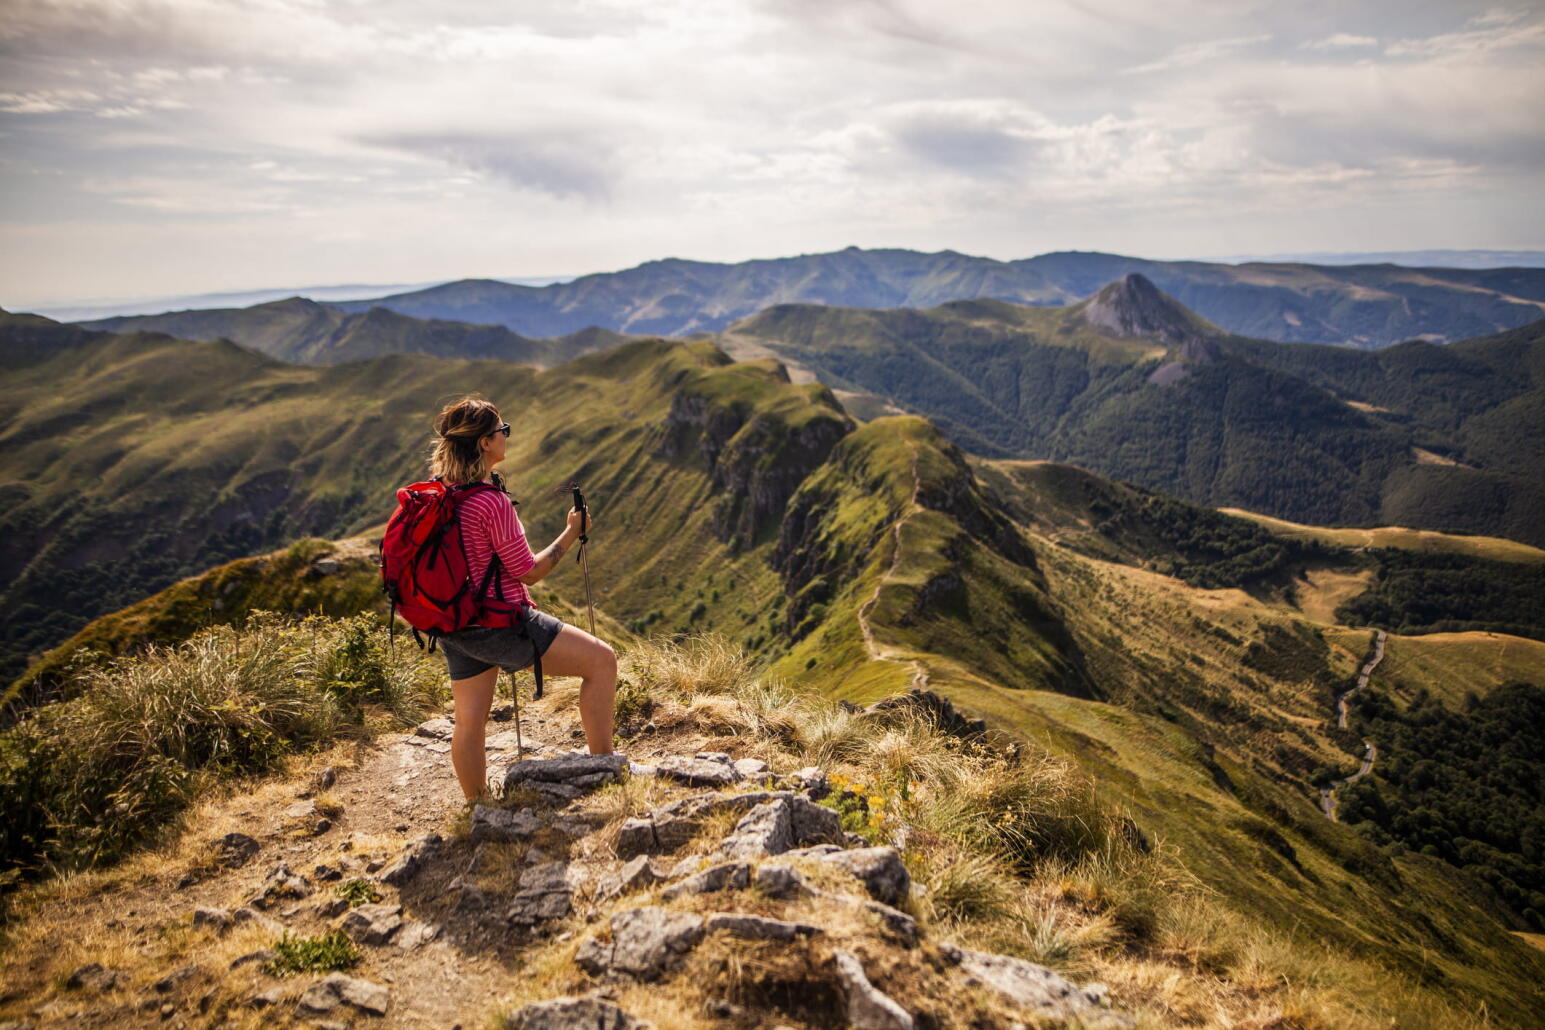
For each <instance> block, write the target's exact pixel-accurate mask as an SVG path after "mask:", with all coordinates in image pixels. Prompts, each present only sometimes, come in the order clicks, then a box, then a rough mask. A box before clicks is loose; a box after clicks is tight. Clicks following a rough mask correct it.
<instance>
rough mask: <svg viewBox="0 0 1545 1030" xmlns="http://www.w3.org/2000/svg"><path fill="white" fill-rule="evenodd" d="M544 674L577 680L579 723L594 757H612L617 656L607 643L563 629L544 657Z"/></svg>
mask: <svg viewBox="0 0 1545 1030" xmlns="http://www.w3.org/2000/svg"><path fill="white" fill-rule="evenodd" d="M542 673H543V675H548V676H578V677H580V684H579V719H580V722H582V723H584V726H585V743H586V744H588V745H589V746H590V753H591V754H593V755H609V754H611V753H612V708H613V704H614V703H615V701H616V698H617V655H616V654H615V653H613V651H612V649H611V646H610V645H609V644H607V643H605V642H604V641H601V640H597V639H596V638H595V637H593V636H591V635H590V634H589V633H586V632H585V631H584V630H582V629H578V628H576V627H574V626H564V627H563V630H562V631H561V632H560V633H559V634H558V635H557V636H556V637H554V638H553V642H552V643H551V644H550V645H548V648H547V651H546V653H545V654H543V655H542Z"/></svg>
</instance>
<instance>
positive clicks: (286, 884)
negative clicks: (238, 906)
mask: <svg viewBox="0 0 1545 1030" xmlns="http://www.w3.org/2000/svg"><path fill="white" fill-rule="evenodd" d="M310 895H311V883H310V881H308V880H307V879H306V878H305V877H304V876H301V875H299V874H298V873H295V872H293V871H291V869H290V867H289V866H288V865H286V864H285V863H283V862H280V863H279V864H278V865H276V866H274V867H273V868H272V869H270V870H269V872H268V875H267V876H265V877H264V878H263V888H262V890H261V891H260V892H259V893H258V895H257V896H256V897H254V898H252V899H251V900H250V901H249V902H248V904H250V905H252V906H254V907H255V908H262V909H266V908H268V907H269V906H271V905H273V904H274V903H275V902H277V901H289V900H298V899H300V898H306V897H310Z"/></svg>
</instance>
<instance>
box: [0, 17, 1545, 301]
mask: <svg viewBox="0 0 1545 1030" xmlns="http://www.w3.org/2000/svg"><path fill="white" fill-rule="evenodd" d="M1542 158H1545V0H1536V2H1532V3H1516V4H1508V5H1503V6H1496V5H1495V4H1490V3H1474V4H1472V3H1464V2H1444V3H1430V2H1423V0H1342V2H1334V3H1332V2H1321V0H1301V2H1296V3H1282V2H1280V0H1274V2H1271V3H1260V2H1251V0H1172V2H1169V3H1164V4H1154V3H1151V0H1069V2H1040V0H949V2H940V0H648V2H633V0H628V2H621V0H554V2H548V0H520V2H510V0H501V2H483V0H433V2H424V0H242V2H220V0H47V2H41V0H0V306H4V307H6V308H8V309H11V310H16V309H18V308H19V307H24V306H25V305H26V304H27V303H29V302H42V301H52V300H58V299H61V298H72V299H79V298H116V297H133V296H144V295H150V294H163V293H184V294H185V293H195V292H203V291H215V290H234V289H248V288H250V289H256V288H260V287H280V286H286V285H291V284H293V285H302V284H325V283H416V282H426V281H431V280H437V279H453V278H461V277H467V276H488V277H499V278H505V277H520V276H561V275H577V274H582V273H586V272H596V271H609V270H615V269H620V268H626V267H631V266H633V265H636V264H638V263H640V262H643V261H648V260H652V259H657V258H665V257H680V258H694V259H700V260H710V261H739V260H745V259H748V258H754V257H779V256H785V255H792V254H800V253H814V252H821V251H829V250H838V249H841V248H843V247H846V246H849V245H857V246H861V247H906V248H911V249H916V250H925V251H935V250H943V249H953V250H957V251H962V252H964V253H970V254H980V255H985V256H989V257H995V258H1002V259H1010V258H1018V257H1029V256H1032V255H1034V254H1040V253H1045V252H1047V251H1053V250H1073V249H1077V250H1105V251H1112V252H1117V253H1123V254H1133V255H1140V256H1144V257H1155V258H1179V257H1198V256H1204V255H1213V254H1240V253H1281V252H1287V251H1351V250H1355V251H1369V250H1408V249H1422V248H1439V247H1446V248H1498V249H1503V248H1538V247H1541V246H1542V245H1545V175H1542V174H1541V169H1542V167H1545V161H1542Z"/></svg>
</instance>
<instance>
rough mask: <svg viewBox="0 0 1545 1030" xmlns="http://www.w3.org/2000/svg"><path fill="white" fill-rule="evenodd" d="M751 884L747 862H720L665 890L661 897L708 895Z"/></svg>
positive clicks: (749, 868)
mask: <svg viewBox="0 0 1545 1030" xmlns="http://www.w3.org/2000/svg"><path fill="white" fill-rule="evenodd" d="M750 882H751V866H750V865H749V864H748V863H745V862H720V863H719V864H718V865H714V866H709V867H708V868H707V869H704V870H703V871H702V872H700V873H697V874H696V875H694V876H689V877H688V878H687V879H685V880H682V881H681V882H680V883H678V884H673V885H672V886H670V887H667V888H665V890H664V891H662V892H661V894H660V896H661V897H664V898H679V897H681V896H682V895H684V894H707V893H708V892H710V891H720V890H739V889H741V888H743V887H745V886H747V885H748V884H749V883H750Z"/></svg>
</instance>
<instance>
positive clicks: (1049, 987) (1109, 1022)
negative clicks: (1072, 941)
mask: <svg viewBox="0 0 1545 1030" xmlns="http://www.w3.org/2000/svg"><path fill="white" fill-rule="evenodd" d="M943 950H944V955H945V957H946V958H947V959H949V960H950V961H952V962H954V963H955V964H956V965H958V966H959V967H960V972H961V974H962V975H963V978H964V979H965V981H966V982H967V983H970V984H974V985H977V986H981V987H990V988H992V989H993V990H995V991H997V992H998V993H1000V994H1002V995H1003V996H1004V997H1005V998H1008V999H1009V1000H1010V1001H1012V1002H1014V1003H1015V1004H1017V1005H1023V1006H1024V1007H1025V1008H1029V1009H1034V1010H1036V1011H1037V1012H1042V1013H1045V1014H1047V1015H1051V1016H1057V1017H1060V1018H1063V1019H1067V1018H1076V1019H1078V1020H1080V1021H1081V1023H1082V1024H1083V1025H1088V1026H1131V1025H1132V1021H1131V1019H1130V1018H1128V1017H1126V1016H1124V1015H1122V1014H1120V1013H1116V1012H1112V1011H1110V1010H1109V1009H1107V1008H1104V1007H1103V1003H1104V1001H1105V996H1104V993H1103V991H1100V990H1094V989H1090V988H1083V987H1079V986H1078V985H1077V984H1075V983H1073V982H1072V981H1070V980H1068V979H1066V978H1065V977H1063V976H1061V975H1060V974H1058V973H1054V972H1053V971H1051V970H1050V969H1047V968H1046V967H1045V966H1040V965H1036V964H1035V963H1034V962H1027V961H1026V960H1024V959H1021V958H1014V957H1012V956H1009V955H995V954H992V953H991V952H985V951H971V950H970V949H967V948H956V947H953V946H946V947H945V948H944V949H943Z"/></svg>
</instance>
